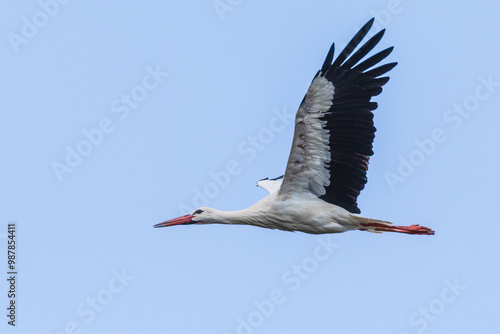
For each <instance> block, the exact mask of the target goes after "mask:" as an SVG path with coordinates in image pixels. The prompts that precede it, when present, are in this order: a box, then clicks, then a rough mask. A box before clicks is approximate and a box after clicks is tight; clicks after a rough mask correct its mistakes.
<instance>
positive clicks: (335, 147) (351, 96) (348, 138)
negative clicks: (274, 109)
mask: <svg viewBox="0 0 500 334" xmlns="http://www.w3.org/2000/svg"><path fill="white" fill-rule="evenodd" d="M372 24H373V19H371V20H370V21H368V22H367V23H366V24H365V25H364V26H363V28H361V30H360V31H359V32H358V33H357V34H356V35H355V36H354V37H353V39H352V40H351V41H350V42H349V43H348V45H347V46H346V47H345V48H344V50H343V51H342V52H341V53H340V55H339V56H338V57H337V59H336V60H335V61H334V62H333V64H332V63H331V62H332V59H333V53H334V47H333V45H332V47H331V48H330V51H329V53H328V55H327V57H326V60H325V63H324V64H323V66H322V69H321V71H320V72H319V73H318V75H321V76H324V77H325V78H326V79H327V80H329V81H330V82H331V83H332V84H333V86H334V88H335V91H334V97H333V100H332V102H333V104H332V106H331V107H330V109H329V110H328V112H326V113H325V114H324V116H323V117H322V120H323V121H325V122H326V125H325V127H326V128H327V129H328V130H329V135H330V138H329V141H330V142H329V144H330V155H331V160H330V164H329V166H328V168H329V171H330V184H329V185H328V186H327V187H325V189H326V193H325V194H324V195H322V196H321V197H320V198H321V199H323V200H325V201H327V202H329V203H332V204H335V205H339V206H341V207H343V208H344V209H346V210H348V211H349V212H352V213H360V212H361V211H360V210H359V208H358V205H357V197H358V195H359V193H360V192H361V190H362V189H363V188H364V186H365V184H366V182H367V178H366V172H367V170H368V160H369V157H370V156H371V155H373V150H372V148H373V145H372V144H373V139H374V138H375V131H376V129H375V126H374V125H373V113H372V111H373V110H375V109H376V108H377V103H375V102H371V101H370V100H371V98H372V97H373V96H376V95H378V94H380V93H381V92H382V86H383V85H385V84H386V83H387V82H388V81H389V77H380V76H381V75H383V74H385V73H387V72H388V71H390V70H391V69H392V68H393V67H394V66H396V64H397V63H389V64H385V65H382V66H379V67H377V68H374V69H372V67H373V66H375V65H377V64H379V63H380V62H381V61H382V60H383V59H385V58H386V57H387V56H388V55H389V54H390V53H391V52H392V50H393V48H392V47H390V48H387V49H385V50H383V51H381V52H379V53H377V54H375V55H373V56H371V57H369V58H368V59H366V60H364V61H363V62H361V63H359V61H360V60H361V59H362V58H363V57H365V56H366V55H367V54H368V53H369V52H370V51H371V50H372V49H373V48H374V47H375V46H376V45H377V43H378V42H379V41H380V40H381V38H382V36H383V34H384V30H382V31H380V32H379V33H377V34H376V35H374V36H373V37H372V38H370V39H369V40H368V41H367V42H366V43H365V44H364V45H362V46H361V47H360V48H359V50H358V51H357V52H356V53H354V54H353V55H352V56H351V57H349V55H350V54H351V53H352V51H353V50H355V49H356V48H357V47H358V45H359V44H360V43H361V41H362V39H363V38H364V37H365V36H366V34H367V33H368V31H369V30H370V28H371V26H372Z"/></svg>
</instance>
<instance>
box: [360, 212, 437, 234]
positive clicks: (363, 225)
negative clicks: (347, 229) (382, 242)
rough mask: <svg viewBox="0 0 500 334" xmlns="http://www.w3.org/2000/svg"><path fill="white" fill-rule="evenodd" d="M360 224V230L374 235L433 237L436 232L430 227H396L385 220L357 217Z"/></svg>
mask: <svg viewBox="0 0 500 334" xmlns="http://www.w3.org/2000/svg"><path fill="white" fill-rule="evenodd" d="M357 218H358V219H357V220H358V223H359V226H360V227H358V230H360V231H367V232H372V233H382V232H397V233H406V234H424V235H433V234H434V231H433V230H431V229H430V228H428V227H425V226H420V225H410V226H396V225H393V224H392V223H391V222H388V221H385V220H378V219H372V218H366V217H361V216H357Z"/></svg>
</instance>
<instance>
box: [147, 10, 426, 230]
mask: <svg viewBox="0 0 500 334" xmlns="http://www.w3.org/2000/svg"><path fill="white" fill-rule="evenodd" d="M373 21H374V19H373V18H372V19H371V20H369V21H368V22H367V23H366V24H365V25H364V26H363V27H362V28H361V29H360V30H359V32H357V33H356V35H355V36H354V37H353V38H352V40H351V41H350V42H349V43H348V44H347V46H346V47H345V48H344V49H343V50H342V52H341V53H340V54H339V56H338V57H337V58H336V59H335V60H333V55H334V49H335V48H334V45H335V44H333V45H332V46H331V48H330V51H329V52H328V54H327V56H326V59H325V62H324V63H323V66H322V67H321V69H320V70H319V71H318V73H317V74H316V75H315V76H314V79H313V80H312V82H311V85H310V86H309V88H308V90H307V93H306V95H305V97H304V99H303V100H302V103H301V104H300V107H299V109H298V111H297V115H296V117H295V131H294V135H293V141H292V148H291V152H290V156H289V158H288V163H287V165H286V170H285V174H284V175H283V176H281V177H278V178H275V179H263V180H260V181H259V182H258V183H257V185H258V186H259V187H261V188H264V189H265V190H267V191H268V192H269V195H268V196H266V197H264V198H263V199H261V200H260V201H258V202H257V203H255V204H254V205H252V206H251V207H249V208H247V209H243V210H239V211H220V210H216V209H212V208H206V207H202V208H199V209H196V210H194V211H193V212H192V213H191V214H187V215H184V216H181V217H178V218H174V219H171V220H167V221H165V222H162V223H159V224H156V225H155V226H154V227H165V226H174V225H189V224H199V225H201V224H214V223H218V224H236V225H254V226H259V227H263V228H269V229H279V230H284V231H301V232H305V233H311V234H322V233H340V232H345V231H349V230H361V231H368V232H374V233H380V232H399V233H407V234H427V235H431V234H434V231H433V230H431V229H430V228H428V227H424V226H420V225H410V226H396V225H393V224H392V223H390V222H387V221H383V220H378V219H372V218H367V217H363V216H361V215H359V213H360V212H361V211H360V210H359V208H358V204H357V197H358V195H359V193H360V192H361V190H362V189H363V188H364V187H365V184H366V182H367V178H366V172H367V170H368V160H369V158H370V156H372V155H373V151H372V148H373V146H372V144H373V139H374V138H375V127H374V125H373V113H372V111H373V110H375V109H376V108H377V103H376V102H373V101H371V98H372V97H373V96H376V95H378V94H380V93H381V92H382V86H383V85H385V84H386V83H387V82H388V81H389V77H387V76H382V75H384V74H385V73H387V72H388V71H390V70H391V69H392V68H394V66H396V65H397V63H395V62H393V63H388V64H384V65H381V66H378V65H379V63H380V62H381V61H382V60H383V59H385V58H386V57H387V56H388V55H389V54H390V53H391V52H392V50H393V47H389V48H387V49H385V50H383V51H380V52H378V53H376V54H375V55H372V56H370V57H369V58H367V59H364V60H363V61H361V60H362V59H363V58H364V57H365V56H366V55H367V54H368V53H369V52H370V51H372V49H373V48H374V47H375V46H376V45H377V44H378V42H379V41H380V40H381V38H382V36H383V35H384V32H385V29H384V30H381V31H380V32H378V33H377V34H375V35H374V36H373V37H371V38H370V39H369V40H368V41H366V42H365V43H364V44H363V45H361V46H360V47H359V48H358V46H359V45H360V44H361V42H362V40H363V39H364V37H365V36H366V35H367V34H368V31H369V30H370V28H371V27H372V25H373ZM356 49H357V50H356ZM354 50H356V52H354ZM353 52H354V53H353ZM375 66H378V67H375Z"/></svg>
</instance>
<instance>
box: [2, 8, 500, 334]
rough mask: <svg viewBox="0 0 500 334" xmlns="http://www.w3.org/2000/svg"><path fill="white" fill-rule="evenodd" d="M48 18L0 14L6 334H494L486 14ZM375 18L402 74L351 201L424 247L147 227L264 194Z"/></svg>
mask: <svg viewBox="0 0 500 334" xmlns="http://www.w3.org/2000/svg"><path fill="white" fill-rule="evenodd" d="M59 1H60V2H56V1H55V0H42V1H40V2H38V1H34V0H29V1H22V2H10V1H9V2H7V1H1V4H0V7H1V10H0V35H1V36H3V38H1V39H0V57H1V62H0V88H1V89H0V91H1V93H0V94H1V95H0V96H1V98H0V108H1V110H2V112H1V116H0V133H1V137H2V141H1V143H0V156H1V157H2V162H1V163H0V182H1V183H0V189H1V191H0V254H4V255H2V256H0V263H1V265H0V268H3V269H2V271H1V274H0V277H1V278H2V279H1V280H0V281H1V283H0V296H2V297H1V298H0V309H1V310H2V311H1V312H0V319H2V320H0V322H1V324H0V328H2V333H4V332H6V333H10V332H12V333H14V332H17V333H44V334H49V333H53V334H56V333H58V334H59V333H95V334H98V333H220V334H234V333H245V334H250V333H259V334H260V333H262V334H264V333H343V334H351V333H384V334H392V333H394V334H414V333H429V334H430V333H498V331H499V330H500V325H499V323H498V321H497V318H498V314H499V312H500V302H499V300H500V289H498V282H499V280H500V272H499V270H498V264H497V261H498V257H499V255H500V247H499V246H498V235H499V232H500V228H499V224H498V221H497V218H496V214H495V212H496V205H498V187H499V185H500V177H499V174H498V166H499V163H500V158H499V155H498V150H499V149H498V142H499V141H500V131H499V125H498V124H499V122H500V115H499V111H500V107H499V106H500V63H499V56H498V55H499V52H500V37H499V32H500V21H499V20H498V13H499V12H500V3H499V2H494V1H475V2H461V3H460V5H458V4H457V3H456V1H439V2H435V1H428V0H427V1H425V0H412V1H410V0H400V1H397V0H389V1H387V0H383V1H374V0H370V1H368V0H366V1H361V0H355V1H315V0H313V1H295V2H290V1H258V0H257V1H245V0H239V1H238V0H220V1H215V2H214V1H213V0H207V1H195V2H178V1H177V2H172V1H142V2H139V1H121V2H120V3H119V4H118V2H112V3H109V2H106V3H103V2H99V1H67V0H66V1H62V0H59ZM373 16H375V18H376V22H375V27H376V29H373V32H376V31H378V30H379V29H381V28H384V27H385V28H387V32H386V34H385V36H384V38H383V40H382V41H381V42H380V44H379V46H377V50H382V49H383V48H386V47H389V46H394V47H395V49H394V52H393V53H392V54H391V55H390V56H389V58H388V61H397V62H399V65H398V66H397V67H396V68H395V69H394V70H392V71H391V72H390V76H391V81H390V82H389V83H388V84H387V85H386V86H385V87H384V92H383V94H382V95H380V96H378V97H376V99H375V100H376V101H377V102H378V103H379V108H378V109H377V110H376V115H375V123H376V127H377V129H378V131H377V133H376V138H375V143H374V151H375V155H374V156H373V158H372V159H371V160H370V170H369V172H368V178H369V182H368V184H367V186H366V188H365V190H363V192H362V193H361V195H360V197H359V199H358V203H359V206H360V208H361V211H362V214H363V215H366V216H369V217H373V218H379V219H384V220H388V221H392V222H394V223H397V224H399V225H410V224H422V225H425V226H429V227H431V228H433V229H434V230H435V231H436V235H435V236H431V237H429V236H409V235H403V234H395V233H392V234H391V233H385V234H371V233H364V232H348V233H343V234H336V235H323V236H314V235H308V234H304V233H288V232H281V231H273V230H266V229H259V228H255V227H249V226H222V225H220V226H219V225H210V226H181V227H173V228H164V229H154V228H152V226H153V225H154V224H156V223H159V222H161V221H163V220H166V219H170V218H174V217H176V216H179V215H181V214H185V213H187V210H190V209H191V208H192V207H195V206H198V205H199V204H201V205H204V206H210V207H215V208H218V209H222V210H237V209H242V208H245V207H248V206H250V205H251V204H253V203H254V202H256V201H257V200H259V199H260V198H262V197H263V196H265V195H266V192H265V191H264V190H262V189H259V188H257V187H255V183H256V181H258V180H260V179H262V178H264V177H276V176H278V175H281V174H282V173H283V172H284V167H285V164H286V160H287V157H288V153H289V149H290V144H291V138H292V134H293V122H292V121H291V118H292V117H293V115H294V113H295V111H296V109H297V107H298V105H299V103H300V101H301V100H302V98H303V96H304V94H305V92H306V90H307V87H308V85H309V83H310V81H311V80H312V78H313V76H314V75H315V73H316V71H317V70H318V69H319V68H320V66H321V64H322V63H323V60H324V57H325V56H326V53H327V51H328V49H329V47H330V45H331V43H332V42H335V43H336V46H337V50H339V49H341V48H343V46H344V45H345V43H346V42H348V41H349V39H350V38H351V37H352V36H353V34H354V33H355V32H356V31H357V29H358V28H360V27H361V26H362V25H363V24H364V23H365V22H366V21H367V20H368V19H370V18H371V17H373ZM337 54H338V51H337ZM89 138H90V139H89ZM71 152H73V153H71ZM75 152H76V153H75ZM78 152H81V154H79V153H78ZM76 155H78V156H76ZM10 222H15V223H16V224H17V237H18V248H17V268H16V269H17V271H18V277H17V293H18V294H17V299H16V305H17V309H16V311H17V318H16V327H15V328H12V326H9V325H7V320H8V318H7V317H6V314H7V310H6V307H7V306H8V303H9V299H8V298H7V291H8V289H9V287H8V286H7V281H6V278H7V258H6V251H7V238H6V236H7V234H6V233H7V224H8V223H10Z"/></svg>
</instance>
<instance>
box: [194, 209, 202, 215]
mask: <svg viewBox="0 0 500 334" xmlns="http://www.w3.org/2000/svg"><path fill="white" fill-rule="evenodd" d="M202 212H203V210H202V209H198V210H196V211H195V212H193V214H194V215H197V214H199V213H202Z"/></svg>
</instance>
